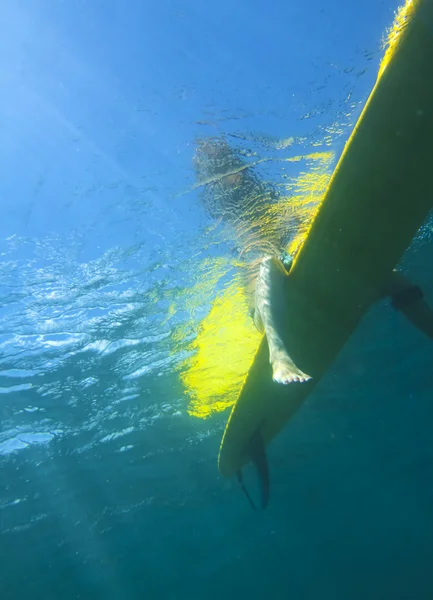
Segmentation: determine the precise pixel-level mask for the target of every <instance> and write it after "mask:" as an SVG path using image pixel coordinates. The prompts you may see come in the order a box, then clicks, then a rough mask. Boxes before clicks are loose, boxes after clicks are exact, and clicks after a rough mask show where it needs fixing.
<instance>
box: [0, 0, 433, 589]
mask: <svg viewBox="0 0 433 600" xmlns="http://www.w3.org/2000/svg"><path fill="white" fill-rule="evenodd" d="M360 4H361V3H360ZM396 7H397V3H395V2H389V1H386V2H383V3H381V4H380V6H379V5H377V3H376V2H373V0H371V1H370V0H368V1H366V2H363V3H362V6H361V5H359V6H354V5H351V4H348V3H343V2H341V1H340V0H334V1H333V2H328V3H327V4H326V5H324V4H323V3H320V2H318V0H308V1H306V2H304V3H302V5H298V4H293V3H283V2H276V3H274V4H269V3H265V2H263V1H262V0H254V1H253V2H248V3H247V2H244V1H243V0H242V1H241V2H239V3H237V4H235V5H234V4H231V3H230V2H229V1H228V0H223V1H221V2H218V3H215V4H212V5H211V4H209V5H207V4H204V3H199V2H195V1H190V2H180V3H176V2H171V1H169V0H166V1H161V2H153V1H149V2H146V3H142V2H138V0H132V1H131V2H129V3H127V4H125V5H124V4H122V3H120V2H118V1H117V0H108V1H106V2H102V1H99V0H95V2H86V1H85V0H71V1H70V2H67V3H66V2H61V1H52V0H50V2H48V1H46V0H34V1H33V2H32V3H29V2H24V1H22V0H18V1H12V0H9V1H6V2H5V3H4V7H3V8H2V13H3V19H4V27H3V30H4V31H3V33H2V39H1V40H0V47H1V49H2V51H1V52H0V66H1V69H0V72H1V77H2V82H3V86H2V89H3V93H2V97H1V99H0V105H1V114H2V117H3V119H2V128H1V133H0V136H1V142H2V143H1V144H0V156H1V162H0V164H1V173H2V174H1V178H0V202H1V208H2V213H1V216H2V218H1V219H0V299H1V302H0V369H1V370H0V415H1V421H0V423H1V425H0V469H1V479H0V565H1V570H0V598H1V599H2V600H3V599H5V600H6V599H7V600H15V599H17V600H18V599H19V600H21V599H22V600H27V599H30V598H32V599H34V598H44V599H51V598H53V599H57V598H64V599H65V600H66V599H87V598H106V599H122V600H123V599H125V600H126V599H135V598H144V597H146V598H168V599H171V598H176V599H177V598H188V599H189V600H195V599H199V598H200V599H201V598H221V597H224V598H228V599H232V598H239V597H242V598H243V597H245V598H249V599H250V600H254V599H256V598H257V599H259V598H260V599H262V598H276V599H279V598H287V597H289V598H292V599H300V600H305V599H316V598H319V597H320V598H322V599H328V598H329V599H332V600H335V599H340V598H341V599H344V600H346V599H358V598H359V599H361V598H362V599H364V598H372V599H374V600H376V599H381V600H388V599H392V600H396V599H399V600H400V599H401V600H406V599H407V600H409V599H414V598H416V599H431V598H432V597H433V576H432V573H431V565H432V559H433V543H432V534H431V532H432V527H433V483H432V481H433V479H432V476H433V466H432V465H433V450H432V444H431V423H432V420H433V405H432V402H431V390H432V388H433V370H432V369H431V364H432V359H433V346H432V344H431V342H430V341H429V340H428V339H427V338H424V337H423V336H422V335H421V334H420V333H419V332H417V331H415V330H414V329H412V328H411V327H410V326H409V325H408V324H407V322H406V321H405V320H403V319H402V317H401V316H400V315H399V314H397V313H395V311H393V310H392V309H391V307H390V306H389V303H388V302H383V303H381V304H378V305H377V306H375V307H374V308H373V310H372V311H371V312H370V313H369V314H368V315H367V317H366V318H365V320H364V322H363V324H362V326H361V327H360V328H359V329H358V331H357V332H356V333H355V335H354V336H353V338H352V339H351V340H350V342H349V344H348V345H347V347H346V348H345V350H344V352H343V353H342V354H341V355H340V357H339V359H338V360H337V362H336V364H335V366H334V368H333V369H332V372H330V373H329V374H328V376H327V377H326V379H325V380H324V381H323V383H322V384H321V386H320V388H319V389H318V391H317V393H315V394H314V396H313V397H312V398H311V399H309V400H308V402H307V403H306V405H305V406H304V407H303V408H302V410H301V411H300V412H299V413H298V415H297V416H296V418H295V419H294V420H293V421H292V422H290V424H289V425H288V426H287V427H286V428H285V430H284V432H283V433H282V434H281V435H280V436H279V437H278V438H277V439H276V440H275V441H274V442H273V444H272V446H271V447H270V448H269V461H270V464H271V477H272V494H271V503H270V505H269V507H268V509H267V510H266V512H253V511H251V509H250V507H249V505H248V503H247V502H246V499H245V497H244V496H243V495H242V493H241V491H240V490H239V488H238V485H237V483H236V482H235V481H230V480H224V479H222V478H221V477H220V476H219V474H218V470H217V464H216V460H217V454H218V448H219V443H220V440H221V435H222V432H223V429H224V426H225V423H226V420H227V417H228V413H227V411H226V412H223V413H215V414H213V415H212V416H211V417H210V418H208V419H206V420H202V419H198V418H195V417H193V416H191V415H190V414H189V413H188V406H189V398H188V394H187V391H186V390H185V388H184V386H183V384H182V382H181V378H180V375H181V374H182V372H183V370H184V368H185V364H186V363H185V361H187V360H188V358H189V357H190V356H191V353H192V350H191V343H192V342H193V340H194V339H195V338H196V336H197V333H198V331H199V326H200V323H201V321H202V319H203V318H204V317H205V316H206V315H207V314H208V312H209V310H210V307H211V305H212V301H213V299H214V298H215V296H216V295H217V293H218V292H219V291H221V289H223V287H224V285H226V284H227V281H230V278H231V276H232V271H231V270H230V269H228V271H227V273H226V275H225V277H223V278H222V279H221V280H220V281H219V282H218V283H217V284H214V283H213V280H212V277H211V276H212V274H213V269H212V267H208V266H207V265H212V264H214V263H213V262H212V261H217V259H221V258H225V257H232V256H233V252H234V247H235V243H234V241H233V239H232V238H231V237H230V232H228V231H227V230H225V229H222V228H221V227H219V226H218V225H216V224H215V222H214V221H212V219H210V218H209V216H208V215H207V214H206V212H205V210H204V209H203V205H202V203H201V201H200V192H201V190H200V188H197V187H196V185H197V181H196V179H195V173H194V169H193V166H192V164H193V163H192V159H193V155H194V152H195V147H196V145H195V141H196V139H197V138H200V137H205V136H215V135H217V136H226V139H228V140H230V143H231V144H232V145H233V147H234V148H236V149H238V150H240V151H242V152H243V153H244V154H245V155H248V157H249V158H250V160H255V161H257V160H260V159H274V160H273V161H271V160H267V161H266V162H263V163H261V164H260V165H259V166H258V167H257V168H256V171H255V172H256V175H257V177H258V178H260V180H263V181H267V182H270V183H271V184H272V185H273V186H274V187H275V189H276V190H277V191H278V192H279V193H281V189H282V184H283V183H284V182H285V181H288V180H290V178H292V177H295V176H297V175H299V169H298V171H297V170H296V169H297V168H298V167H297V164H298V163H285V162H282V161H283V160H285V159H289V158H291V157H293V156H297V155H300V154H308V153H310V152H313V151H332V152H334V155H335V157H338V155H339V154H340V152H341V150H342V148H343V146H344V143H345V141H346V140H347V137H348V135H349V133H350V130H351V127H352V125H353V123H354V122H355V120H356V118H357V116H358V115H359V113H360V110H361V108H362V105H363V103H364V101H365V99H366V97H367V95H368V93H369V91H370V89H371V87H372V85H373V82H374V80H375V77H376V73H377V69H378V64H379V60H380V57H381V46H380V40H381V36H382V34H383V33H384V31H385V28H386V27H387V26H389V25H390V24H391V22H392V19H393V15H394V10H395V9H396ZM289 139H292V141H291V142H290V143H287V140H289ZM333 164H335V160H334V161H333V162H332V161H331V163H330V165H329V166H328V170H329V169H331V168H332V165H333ZM282 165H283V167H284V169H285V170H283V167H282ZM287 165H288V166H287ZM302 168H303V167H301V170H302ZM431 231H432V229H431V223H427V225H426V226H425V227H424V229H423V230H422V232H420V235H419V236H418V238H417V239H416V240H415V241H414V243H413V245H412V246H411V248H410V249H409V250H408V252H407V254H406V256H405V257H404V261H403V263H402V268H403V269H404V270H405V272H407V273H408V275H410V277H411V279H412V280H413V281H414V282H416V283H417V284H419V285H420V286H421V287H422V288H423V291H424V294H425V296H426V298H427V299H429V300H430V302H432V303H433V283H432V280H431V265H432V261H433V245H432V233H431ZM206 261H208V262H206ZM194 290H195V291H194ZM179 332H181V333H182V335H180V333H179ZM246 479H247V484H248V486H249V487H250V488H251V491H252V493H253V494H254V493H255V492H256V490H255V487H254V486H255V480H254V476H253V474H252V473H250V472H247V473H246Z"/></svg>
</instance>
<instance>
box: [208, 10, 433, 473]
mask: <svg viewBox="0 0 433 600" xmlns="http://www.w3.org/2000/svg"><path fill="white" fill-rule="evenodd" d="M392 33H393V37H392V43H391V44H390V46H389V48H388V50H387V52H386V54H385V57H384V59H383V62H382V65H381V69H380V72H379V76H378V79H377V82H376V85H375V87H374V89H373V91H372V93H371V95H370V97H369V99H368V101H367V103H366V105H365V107H364V110H363V112H362V114H361V116H360V118H359V120H358V123H357V125H356V127H355V129H354V131H353V133H352V135H351V137H350V139H349V141H348V143H347V145H346V148H345V150H344V152H343V154H342V156H341V158H340V160H339V162H338V165H337V167H336V169H335V171H334V173H333V176H332V178H331V181H330V183H329V186H328V189H327V192H326V194H325V197H324V200H323V202H322V204H321V205H320V208H319V210H318V212H317V214H316V216H315V218H314V220H313V222H312V224H311V227H310V230H309V232H308V234H307V236H306V238H305V241H304V242H303V244H302V246H301V248H300V250H299V252H298V254H297V256H296V258H295V261H294V264H293V266H292V268H291V270H290V274H289V285H288V290H289V292H288V295H289V298H288V309H289V311H290V314H289V317H288V319H287V324H286V330H285V340H284V341H285V343H286V344H287V347H288V348H289V349H290V354H291V355H292V357H293V359H294V362H295V363H296V364H297V366H298V367H299V368H300V369H301V370H302V371H304V372H305V373H308V374H310V375H311V376H312V380H311V381H309V382H307V383H302V384H300V383H293V384H290V385H287V386H285V385H281V384H277V383H275V382H273V380H272V371H271V366H270V364H269V352H268V345H267V342H266V339H262V341H261V343H260V346H259V349H258V351H257V354H256V355H255V358H254V361H253V364H252V366H251V368H250V370H249V372H248V374H247V376H246V379H245V381H244V383H243V386H242V389H241V392H240V394H239V397H238V399H237V401H236V403H235V406H234V407H233V410H232V412H231V415H230V418H229V421H228V424H227V427H226V429H225V433H224V436H223V439H222V443H221V448H220V453H219V470H220V472H221V473H222V475H224V476H226V477H231V476H233V475H234V474H236V473H238V472H239V471H240V469H241V468H242V467H243V466H244V465H245V464H247V463H248V462H250V461H251V460H252V459H254V457H252V455H251V440H252V439H253V438H254V436H255V435H256V433H257V432H260V436H261V439H262V440H263V442H264V444H268V443H269V442H270V441H271V440H272V439H273V438H274V436H275V435H277V434H278V432H279V431H281V429H282V428H283V427H284V425H285V424H286V423H287V421H288V420H289V419H290V418H291V417H292V415H293V414H294V413H295V411H296V410H297V409H298V408H299V407H300V406H301V404H302V402H303V401H304V400H305V399H306V398H307V396H308V395H309V394H310V393H311V392H312V391H313V389H314V387H315V386H316V385H317V384H318V383H319V381H320V379H321V377H322V376H323V375H324V373H325V372H326V371H327V370H328V369H329V367H330V366H331V365H332V363H333V361H334V359H335V358H336V356H337V355H338V353H339V352H340V351H341V349H342V348H343V346H344V344H345V343H346V342H347V340H348V339H349V337H350V335H351V334H352V333H353V331H354V330H355V328H356V327H357V325H358V324H359V322H360V321H361V319H362V317H363V315H364V314H365V313H366V311H367V310H368V309H369V307H370V306H371V304H372V303H373V302H374V301H375V299H376V298H377V294H378V290H379V289H380V288H381V286H382V285H383V283H384V282H385V280H386V279H387V278H388V277H389V276H390V274H391V272H392V270H393V269H394V268H395V266H396V265H397V263H398V261H399V260H400V258H401V257H402V255H403V253H404V251H405V250H406V248H407V247H408V246H409V245H410V243H411V241H412V239H413V237H414V236H415V234H416V233H417V231H418V229H419V228H420V227H421V225H422V224H423V222H424V221H425V219H426V217H427V215H428V213H429V211H430V210H431V208H432V207H433V173H432V169H433V0H413V1H410V2H407V3H406V5H405V7H404V8H403V9H401V10H400V13H399V15H398V17H397V20H396V25H395V27H394V31H393V32H392Z"/></svg>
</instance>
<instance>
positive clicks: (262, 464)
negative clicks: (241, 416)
mask: <svg viewBox="0 0 433 600" xmlns="http://www.w3.org/2000/svg"><path fill="white" fill-rule="evenodd" d="M248 454H249V455H250V458H251V460H252V463H253V465H254V467H255V469H256V472H257V475H258V478H259V482H260V496H261V498H260V499H261V508H262V509H265V508H266V507H267V505H268V503H269V493H270V479H269V465H268V457H267V456H266V448H265V444H264V442H263V438H262V436H261V434H260V431H258V430H257V431H256V433H255V434H254V435H253V436H252V437H251V439H250V441H249V443H248ZM237 476H238V481H239V484H240V486H241V488H242V491H243V493H244V494H245V496H246V497H247V499H248V502H249V503H250V505H251V507H252V509H253V510H256V507H255V504H254V502H253V501H252V499H251V496H250V495H249V493H248V490H247V489H246V487H245V484H244V480H243V477H242V470H241V469H240V470H239V471H238V472H237Z"/></svg>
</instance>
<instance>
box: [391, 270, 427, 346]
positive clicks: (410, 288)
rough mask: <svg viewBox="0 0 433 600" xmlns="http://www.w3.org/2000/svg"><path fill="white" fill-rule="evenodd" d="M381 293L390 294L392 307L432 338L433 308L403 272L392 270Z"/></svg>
mask: <svg viewBox="0 0 433 600" xmlns="http://www.w3.org/2000/svg"><path fill="white" fill-rule="evenodd" d="M383 295H385V296H391V299H392V305H393V306H394V308H395V309H397V310H399V311H400V312H402V313H403V314H404V315H405V317H406V318H407V319H409V321H410V322H411V323H412V324H413V325H415V327H417V328H418V329H419V330H420V331H422V332H423V333H425V334H426V335H427V336H428V337H429V338H431V339H433V310H432V309H431V308H430V306H429V305H428V304H427V302H426V301H425V300H424V299H423V293H422V291H421V289H420V288H419V287H418V286H416V285H413V283H411V282H410V281H409V279H408V278H407V277H406V276H405V275H403V273H399V272H398V271H393V272H392V276H391V277H390V279H389V281H388V282H387V284H386V286H385V288H384V290H383Z"/></svg>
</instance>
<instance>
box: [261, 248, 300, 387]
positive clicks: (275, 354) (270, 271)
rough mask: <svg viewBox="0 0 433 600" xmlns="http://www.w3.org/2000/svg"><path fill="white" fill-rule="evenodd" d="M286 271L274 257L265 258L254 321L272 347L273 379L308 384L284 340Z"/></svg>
mask: <svg viewBox="0 0 433 600" xmlns="http://www.w3.org/2000/svg"><path fill="white" fill-rule="evenodd" d="M287 275H288V274H287V271H286V269H285V268H284V266H283V263H282V262H281V261H280V260H279V259H278V258H276V257H275V256H267V257H265V258H264V259H263V260H262V262H261V264H260V269H259V275H258V278H257V283H256V314H255V319H254V320H255V322H256V324H257V326H258V328H259V329H260V325H262V326H263V329H264V332H265V334H266V338H267V340H268V345H269V361H270V363H271V365H272V371H273V379H274V380H275V381H277V382H278V383H291V382H293V381H299V382H302V381H308V380H309V379H311V377H310V376H309V375H307V374H306V373H303V372H302V371H301V370H300V369H298V367H297V366H296V365H295V363H294V362H293V360H292V358H291V357H290V355H289V353H288V351H287V349H286V347H285V345H284V343H283V340H282V335H281V329H282V327H284V324H285V316H286V312H287V311H286V294H285V288H286V284H287Z"/></svg>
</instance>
